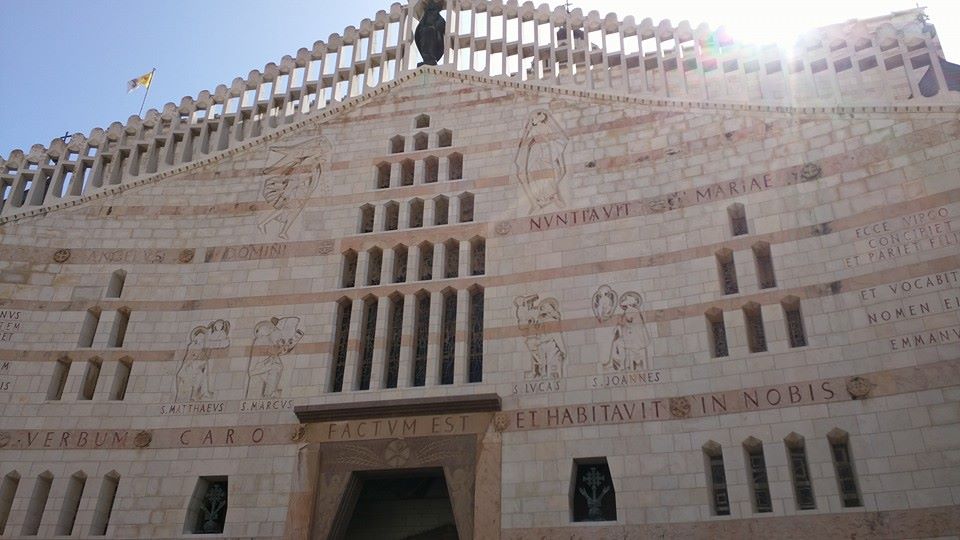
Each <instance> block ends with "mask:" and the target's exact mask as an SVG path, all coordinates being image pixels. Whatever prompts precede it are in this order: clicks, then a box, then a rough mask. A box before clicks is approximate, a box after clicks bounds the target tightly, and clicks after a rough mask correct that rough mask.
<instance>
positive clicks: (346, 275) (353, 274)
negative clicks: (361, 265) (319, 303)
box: [340, 249, 357, 288]
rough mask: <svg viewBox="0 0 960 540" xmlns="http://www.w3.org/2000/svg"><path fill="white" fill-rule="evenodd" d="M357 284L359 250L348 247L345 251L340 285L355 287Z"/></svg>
mask: <svg viewBox="0 0 960 540" xmlns="http://www.w3.org/2000/svg"><path fill="white" fill-rule="evenodd" d="M356 284H357V252H356V251H354V250H352V249H348V250H346V251H344V252H343V264H342V269H341V277H340V286H341V287H344V288H348V287H353V286H354V285H356Z"/></svg>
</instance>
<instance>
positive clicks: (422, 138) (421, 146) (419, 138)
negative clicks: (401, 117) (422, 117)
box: [413, 131, 430, 151]
mask: <svg viewBox="0 0 960 540" xmlns="http://www.w3.org/2000/svg"><path fill="white" fill-rule="evenodd" d="M429 139H430V137H429V136H428V135H427V134H426V133H423V132H422V131H421V132H420V133H417V134H416V135H414V136H413V149H414V150H417V151H420V150H426V149H427V145H428V142H429Z"/></svg>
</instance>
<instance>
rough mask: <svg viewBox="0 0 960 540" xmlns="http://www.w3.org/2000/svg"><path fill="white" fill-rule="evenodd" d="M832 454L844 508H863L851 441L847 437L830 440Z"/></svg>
mask: <svg viewBox="0 0 960 540" xmlns="http://www.w3.org/2000/svg"><path fill="white" fill-rule="evenodd" d="M830 453H831V455H832V456H833V467H834V470H836V472H837V483H838V484H839V487H840V499H841V500H842V501H843V506H844V508H856V507H859V506H863V501H862V500H861V499H860V490H858V489H857V477H856V474H854V471H853V460H852V459H851V458H850V445H849V441H848V440H847V437H846V436H845V435H844V436H843V437H842V438H839V437H838V438H832V439H830Z"/></svg>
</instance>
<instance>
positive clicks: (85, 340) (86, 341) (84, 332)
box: [77, 309, 100, 347]
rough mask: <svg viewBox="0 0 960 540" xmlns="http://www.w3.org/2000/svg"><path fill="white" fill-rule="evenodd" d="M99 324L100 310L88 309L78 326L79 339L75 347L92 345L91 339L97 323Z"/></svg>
mask: <svg viewBox="0 0 960 540" xmlns="http://www.w3.org/2000/svg"><path fill="white" fill-rule="evenodd" d="M98 324H100V310H99V309H88V310H87V314H86V315H85V316H84V319H83V326H82V327H81V328H80V339H79V340H78V341H77V347H93V339H94V338H95V337H96V336H97V325H98Z"/></svg>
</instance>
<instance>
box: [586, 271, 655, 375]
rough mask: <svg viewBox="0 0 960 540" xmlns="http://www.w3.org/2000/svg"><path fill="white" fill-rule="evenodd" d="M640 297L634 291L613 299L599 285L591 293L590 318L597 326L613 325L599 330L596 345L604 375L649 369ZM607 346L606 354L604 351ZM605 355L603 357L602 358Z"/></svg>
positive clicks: (605, 287)
mask: <svg viewBox="0 0 960 540" xmlns="http://www.w3.org/2000/svg"><path fill="white" fill-rule="evenodd" d="M642 305H643V297H642V296H640V293H638V292H635V291H627V292H625V293H623V294H621V295H617V291H615V290H613V288H611V287H610V286H609V285H601V286H600V287H599V288H598V289H597V292H595V293H593V302H592V306H593V314H594V316H595V317H596V318H597V322H599V323H601V324H602V323H605V322H607V321H609V320H611V319H612V320H613V321H614V326H613V328H610V327H609V326H599V327H598V328H597V341H598V342H599V343H600V347H601V351H600V352H601V359H602V360H603V368H604V370H605V371H614V372H616V371H641V370H646V369H650V368H651V365H650V356H649V355H650V353H649V348H650V334H649V333H648V332H647V324H646V321H644V320H643V313H642V312H641V311H640V306H642ZM605 343H609V344H610V345H609V346H608V351H604V347H605V345H604V344H605ZM604 352H607V354H603V353H604Z"/></svg>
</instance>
